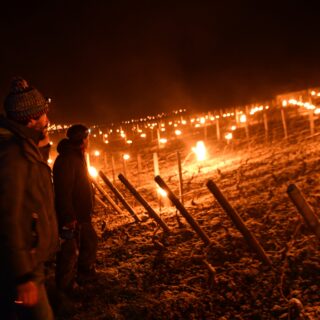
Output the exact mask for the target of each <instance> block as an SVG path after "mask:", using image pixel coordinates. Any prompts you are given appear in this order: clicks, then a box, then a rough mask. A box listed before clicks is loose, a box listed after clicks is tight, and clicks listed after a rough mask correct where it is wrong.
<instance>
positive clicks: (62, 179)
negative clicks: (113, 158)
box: [53, 139, 93, 227]
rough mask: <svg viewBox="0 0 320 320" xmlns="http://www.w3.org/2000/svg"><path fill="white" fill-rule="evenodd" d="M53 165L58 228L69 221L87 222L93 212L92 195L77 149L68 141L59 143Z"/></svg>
mask: <svg viewBox="0 0 320 320" xmlns="http://www.w3.org/2000/svg"><path fill="white" fill-rule="evenodd" d="M57 151H58V153H59V155H58V157H57V158H56V161H55V163H54V165H53V181H54V189H55V196H56V198H55V203H56V211H57V215H58V222H59V226H60V227H62V226H64V225H65V224H68V223H70V222H72V221H78V222H80V223H81V222H89V221H90V220H91V213H92V211H93V192H92V186H91V182H90V178H89V176H88V168H87V164H86V161H85V157H84V154H83V152H82V150H81V149H80V147H77V146H75V145H73V144H72V143H71V142H70V141H69V140H68V139H63V140H61V141H60V142H59V144H58V147H57Z"/></svg>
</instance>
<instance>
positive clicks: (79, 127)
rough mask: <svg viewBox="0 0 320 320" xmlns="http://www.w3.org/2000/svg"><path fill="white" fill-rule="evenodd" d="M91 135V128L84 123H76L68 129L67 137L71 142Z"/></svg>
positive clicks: (80, 140)
mask: <svg viewBox="0 0 320 320" xmlns="http://www.w3.org/2000/svg"><path fill="white" fill-rule="evenodd" d="M88 135H89V129H88V128H87V127H86V126H84V125H83V124H74V125H72V126H71V127H70V128H69V129H68V130H67V137H68V138H69V140H70V141H71V142H76V143H77V142H82V140H83V139H86V138H87V137H88Z"/></svg>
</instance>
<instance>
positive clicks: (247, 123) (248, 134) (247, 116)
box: [244, 106, 250, 140]
mask: <svg viewBox="0 0 320 320" xmlns="http://www.w3.org/2000/svg"><path fill="white" fill-rule="evenodd" d="M249 115H250V113H249V107H248V106H246V122H245V124H244V125H245V131H246V138H247V140H249V138H250V133H249V121H250V120H249Z"/></svg>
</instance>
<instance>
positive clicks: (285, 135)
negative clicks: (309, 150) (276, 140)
mask: <svg viewBox="0 0 320 320" xmlns="http://www.w3.org/2000/svg"><path fill="white" fill-rule="evenodd" d="M281 119H282V126H283V132H284V138H285V139H288V129H287V122H286V115H285V110H284V107H282V106H281Z"/></svg>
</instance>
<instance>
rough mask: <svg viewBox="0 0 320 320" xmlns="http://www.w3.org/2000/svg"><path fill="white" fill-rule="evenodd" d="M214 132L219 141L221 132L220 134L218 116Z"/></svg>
mask: <svg viewBox="0 0 320 320" xmlns="http://www.w3.org/2000/svg"><path fill="white" fill-rule="evenodd" d="M216 132H217V140H218V141H220V139H221V134H220V124H219V118H218V117H216Z"/></svg>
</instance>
